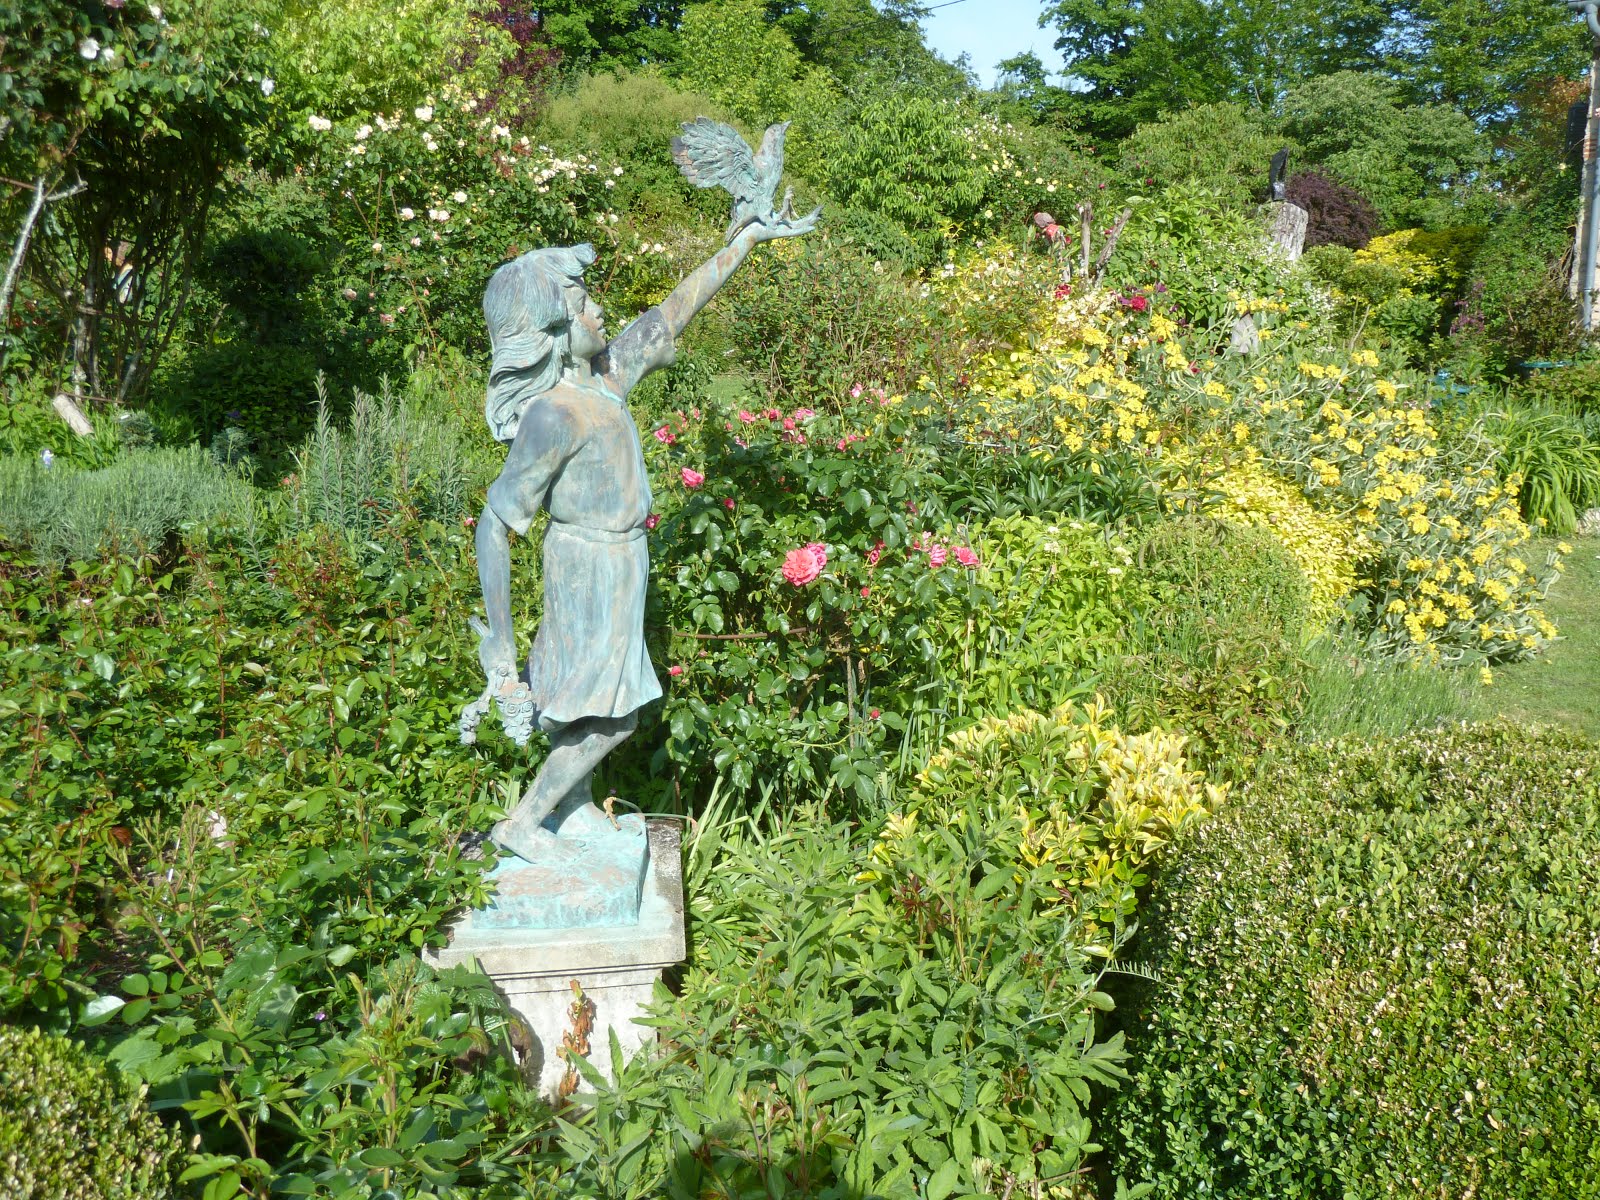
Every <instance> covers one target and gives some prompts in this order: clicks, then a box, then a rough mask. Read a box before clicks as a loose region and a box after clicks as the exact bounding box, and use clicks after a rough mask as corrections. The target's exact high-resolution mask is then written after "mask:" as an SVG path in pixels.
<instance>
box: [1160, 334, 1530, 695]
mask: <svg viewBox="0 0 1600 1200" xmlns="http://www.w3.org/2000/svg"><path fill="white" fill-rule="evenodd" d="M1327 357H1328V356H1318V358H1316V359H1307V358H1300V359H1298V360H1296V359H1295V358H1294V357H1293V356H1292V355H1283V356H1281V357H1279V358H1278V359H1277V360H1275V361H1263V360H1259V359H1258V360H1254V361H1252V363H1251V364H1250V369H1251V370H1252V371H1253V372H1254V373H1255V375H1254V379H1255V380H1257V381H1259V383H1260V386H1259V387H1255V386H1252V389H1251V391H1252V403H1251V404H1249V405H1248V406H1246V407H1245V408H1244V409H1243V410H1242V411H1241V412H1240V413H1239V414H1237V415H1238V416H1239V417H1240V418H1241V419H1243V420H1245V421H1247V422H1248V423H1249V424H1250V425H1251V427H1252V437H1253V440H1254V442H1255V444H1256V445H1257V446H1258V447H1259V449H1260V450H1261V452H1262V453H1263V454H1264V455H1266V456H1267V457H1269V458H1270V459H1271V460H1272V461H1273V463H1274V464H1275V465H1277V466H1278V468H1279V470H1280V471H1282V472H1283V473H1284V474H1285V475H1287V476H1289V477H1291V478H1293V479H1294V480H1295V481H1296V483H1297V484H1298V485H1299V487H1300V490H1301V491H1302V492H1303V494H1304V495H1305V497H1306V499H1307V500H1308V501H1309V502H1310V503H1311V504H1312V505H1313V506H1314V507H1315V508H1317V509H1319V510H1322V511H1324V512H1327V513H1329V514H1332V515H1334V516H1336V517H1338V518H1339V519H1341V520H1347V521H1349V522H1350V523H1351V525H1352V526H1353V528H1354V530H1355V542H1354V545H1355V549H1356V552H1357V554H1358V556H1359V558H1360V560H1361V568H1360V570H1361V574H1362V577H1363V578H1362V580H1361V582H1360V585H1359V588H1360V594H1361V598H1362V600H1363V603H1364V607H1365V609H1366V611H1365V613H1364V615H1363V617H1362V618H1361V620H1360V622H1359V624H1360V627H1361V628H1362V630H1363V632H1365V634H1366V636H1367V639H1368V642H1369V644H1370V645H1371V646H1372V647H1373V648H1374V649H1376V650H1378V651H1379V652H1380V653H1383V654H1386V655H1389V656H1392V657H1396V658H1400V659H1408V660H1420V661H1432V662H1440V663H1446V664H1454V663H1461V662H1476V663H1482V662H1498V661H1508V660H1515V659H1519V658H1524V657H1527V656H1528V655H1530V654H1532V653H1533V652H1535V651H1537V650H1538V649H1539V648H1540V647H1541V646H1543V645H1544V644H1545V642H1547V641H1548V640H1549V639H1550V638H1552V637H1554V636H1555V632H1556V631H1555V627H1554V625H1552V624H1551V622H1550V621H1549V619H1548V618H1547V617H1546V616H1545V614H1544V612H1543V609H1542V608H1541V603H1542V601H1543V598H1544V594H1545V591H1546V590H1547V588H1548V587H1549V584H1550V580H1551V579H1552V578H1553V576H1554V573H1555V572H1556V571H1558V570H1559V569H1560V554H1559V552H1553V553H1546V552H1538V551H1535V549H1534V548H1533V547H1532V546H1531V545H1530V544H1529V543H1530V541H1531V538H1532V536H1533V531H1532V530H1531V529H1530V528H1529V527H1528V525H1527V524H1526V523H1525V522H1524V521H1523V520H1522V517H1521V515H1520V513H1519V510H1518V506H1517V492H1518V488H1519V487H1520V484H1521V481H1520V480H1518V479H1517V478H1515V477H1512V478H1509V479H1507V480H1505V481H1501V480H1500V479H1499V478H1498V474H1497V472H1496V471H1495V470H1494V469H1493V467H1492V466H1491V465H1488V464H1485V463H1472V462H1466V461H1459V460H1457V459H1455V458H1452V457H1451V456H1449V455H1446V454H1445V453H1444V452H1443V451H1442V450H1441V447H1440V444H1439V437H1438V432H1437V430H1436V429H1435V428H1434V426H1433V424H1432V422H1431V421H1430V420H1429V419H1428V416H1427V414H1426V413H1425V412H1424V411H1423V409H1421V408H1420V407H1416V406H1414V405H1413V404H1411V403H1410V402H1409V401H1408V398H1407V397H1406V396H1405V394H1404V389H1403V388H1402V386H1401V385H1399V384H1397V383H1395V382H1394V381H1393V380H1387V379H1380V378H1377V377H1376V374H1375V372H1374V371H1373V369H1372V366H1371V359H1370V356H1365V355H1358V356H1350V357H1346V358H1344V359H1343V360H1342V361H1324V360H1325V359H1326V358H1327ZM1191 388H1192V390H1191V396H1193V395H1194V393H1199V395H1203V394H1204V392H1203V385H1201V384H1199V383H1198V382H1197V383H1196V384H1194V385H1191ZM1197 402H1198V397H1197V396H1196V397H1195V398H1194V399H1192V400H1191V403H1197ZM1536 559H1537V560H1538V561H1537V562H1536V561H1535V560H1536Z"/></svg>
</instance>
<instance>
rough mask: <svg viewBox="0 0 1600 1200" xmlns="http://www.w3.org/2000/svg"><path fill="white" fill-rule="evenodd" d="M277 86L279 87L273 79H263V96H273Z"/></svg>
mask: <svg viewBox="0 0 1600 1200" xmlns="http://www.w3.org/2000/svg"><path fill="white" fill-rule="evenodd" d="M277 86H278V85H277V84H276V83H274V82H273V81H272V79H271V78H266V79H263V80H262V81H261V94H262V95H263V96H270V95H272V89H273V88H275V87H277Z"/></svg>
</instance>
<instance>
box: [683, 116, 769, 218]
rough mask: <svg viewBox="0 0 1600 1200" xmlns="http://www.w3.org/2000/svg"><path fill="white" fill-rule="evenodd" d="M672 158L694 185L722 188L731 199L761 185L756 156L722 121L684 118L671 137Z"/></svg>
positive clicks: (745, 195)
mask: <svg viewBox="0 0 1600 1200" xmlns="http://www.w3.org/2000/svg"><path fill="white" fill-rule="evenodd" d="M672 157H673V159H674V160H675V161H676V162H677V164H678V169H679V170H681V171H682V172H683V175H684V178H685V179H687V180H688V181H689V182H690V183H692V184H694V185H695V187H702V188H709V187H720V188H725V189H727V191H729V192H730V193H732V195H733V198H734V200H736V201H738V200H748V199H750V198H751V197H753V196H755V195H756V194H757V192H758V191H759V190H760V187H761V176H760V173H759V172H758V171H757V170H756V161H755V155H753V154H751V152H750V147H749V146H748V145H746V144H745V140H744V139H743V138H742V137H740V136H739V134H738V132H737V131H736V130H734V129H733V128H731V127H730V126H727V125H724V124H723V123H722V122H721V121H713V120H711V119H710V118H709V117H697V118H696V119H695V120H693V121H686V122H684V125H683V132H682V133H681V134H680V135H679V136H677V137H675V138H673V139H672Z"/></svg>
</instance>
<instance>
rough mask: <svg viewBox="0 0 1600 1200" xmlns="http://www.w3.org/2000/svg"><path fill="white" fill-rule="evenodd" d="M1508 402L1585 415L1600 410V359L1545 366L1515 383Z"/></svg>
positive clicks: (1599, 411) (1574, 414)
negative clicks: (1558, 365)
mask: <svg viewBox="0 0 1600 1200" xmlns="http://www.w3.org/2000/svg"><path fill="white" fill-rule="evenodd" d="M1506 400H1507V403H1510V404H1515V405H1517V406H1519V407H1524V408H1533V409H1545V410H1548V411H1551V412H1563V413H1570V414H1572V415H1573V416H1578V417H1586V416H1588V415H1589V414H1591V413H1600V359H1588V360H1587V361H1583V362H1575V363H1573V364H1571V365H1570V366H1565V367H1543V368H1538V369H1535V370H1532V371H1530V372H1528V375H1527V377H1526V378H1524V379H1522V380H1520V381H1518V382H1517V383H1515V384H1513V385H1512V386H1511V388H1510V391H1509V394H1508V395H1507V397H1506Z"/></svg>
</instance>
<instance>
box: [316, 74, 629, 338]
mask: <svg viewBox="0 0 1600 1200" xmlns="http://www.w3.org/2000/svg"><path fill="white" fill-rule="evenodd" d="M482 109H483V105H482V103H481V102H480V101H479V100H478V99H476V98H475V97H473V96H471V95H468V94H466V93H463V92H456V91H450V92H446V93H444V94H441V95H439V96H437V97H432V96H430V97H427V98H426V102H425V103H422V104H418V105H415V106H413V107H411V108H407V109H401V110H396V111H391V112H387V113H370V114H363V115H360V116H352V117H348V118H345V119H342V120H339V121H331V120H325V119H321V118H318V117H315V116H313V117H312V118H310V119H309V120H308V122H307V124H306V125H305V127H304V128H302V129H301V130H300V132H299V133H298V134H297V135H296V136H298V137H300V138H302V139H304V141H303V150H304V157H305V160H306V162H307V165H308V167H309V169H310V171H311V172H312V173H313V174H314V176H315V178H316V181H317V185H318V186H319V188H320V189H321V190H322V191H323V192H324V194H325V195H326V196H327V197H328V199H329V209H330V213H331V218H332V231H333V233H334V235H335V236H336V237H337V239H338V241H339V242H340V243H341V244H342V246H343V250H344V253H343V255H342V261H341V264H340V269H339V271H338V272H337V273H336V274H334V275H332V276H327V277H325V278H324V281H323V286H325V287H327V288H328V289H329V290H330V292H332V293H334V294H336V295H338V296H339V297H340V298H341V299H342V300H343V302H344V303H345V305H347V311H348V312H349V314H350V317H351V319H352V321H353V322H354V323H355V324H356V325H357V326H364V327H365V329H366V331H367V335H368V336H370V337H386V338H400V339H403V342H404V344H405V345H406V346H408V347H412V348H415V349H422V350H434V349H438V348H439V347H441V346H445V345H449V346H455V347H457V348H462V349H466V350H469V351H478V350H481V349H483V348H484V346H485V339H486V335H485V332H484V328H483V320H482V316H481V313H480V301H481V298H482V295H483V288H484V285H485V284H486V283H487V282H488V278H489V275H490V273H491V272H492V271H493V270H494V268H495V267H497V266H498V265H499V264H500V263H502V262H505V261H506V260H508V259H510V258H514V257H515V256H516V255H518V254H520V253H522V252H524V251H527V250H532V249H535V248H537V247H540V246H549V245H564V244H571V243H575V242H585V241H586V242H592V243H594V244H595V246H596V248H597V249H598V250H599V251H600V254H601V261H600V262H599V263H598V264H597V265H596V266H595V267H594V268H592V269H591V272H590V274H591V278H592V279H594V280H596V281H603V280H604V279H605V278H606V276H607V274H608V273H609V271H610V270H611V267H612V259H613V258H614V257H617V256H618V255H617V254H615V253H614V252H615V251H616V250H617V248H618V246H619V244H620V243H622V242H623V241H624V236H625V231H624V227H623V225H622V223H621V218H620V215H619V214H618V213H616V212H615V211H614V210H613V209H612V208H611V207H610V205H609V204H608V199H609V196H610V189H608V188H607V187H606V186H605V184H606V181H608V180H614V179H615V178H616V172H617V171H618V170H621V169H622V168H620V167H618V166H617V165H615V164H612V163H601V162H597V161H595V160H593V159H590V158H589V157H588V156H586V155H583V154H577V155H575V156H573V157H570V158H569V157H565V156H563V155H562V154H560V153H558V152H557V151H555V150H552V149H551V148H550V147H548V146H542V145H537V144H535V143H534V142H532V141H531V140H530V139H529V138H527V137H524V136H516V135H513V133H512V131H511V129H510V128H508V127H507V126H506V125H504V124H501V123H500V121H499V120H498V118H497V117H496V116H495V115H494V114H493V112H484V111H482ZM629 252H631V249H630V250H624V251H622V253H629Z"/></svg>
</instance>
